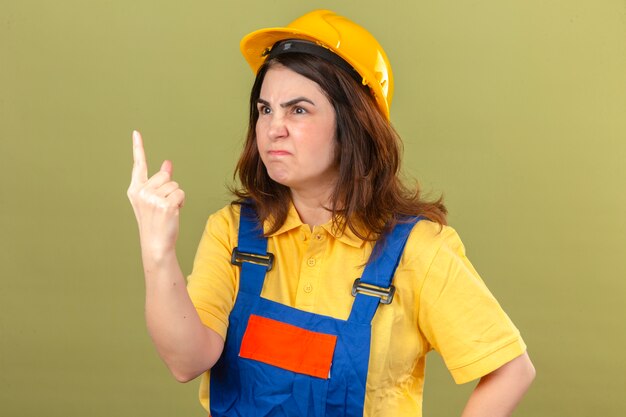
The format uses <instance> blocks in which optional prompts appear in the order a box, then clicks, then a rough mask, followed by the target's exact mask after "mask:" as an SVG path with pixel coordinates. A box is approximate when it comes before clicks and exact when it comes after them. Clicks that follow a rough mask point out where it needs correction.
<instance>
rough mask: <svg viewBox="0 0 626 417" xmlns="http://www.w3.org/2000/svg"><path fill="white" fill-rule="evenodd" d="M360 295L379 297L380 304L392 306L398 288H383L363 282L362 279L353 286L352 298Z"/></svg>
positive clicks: (356, 280)
mask: <svg viewBox="0 0 626 417" xmlns="http://www.w3.org/2000/svg"><path fill="white" fill-rule="evenodd" d="M358 293H362V294H365V295H370V296H373V297H378V298H380V300H379V302H380V303H381V304H391V302H392V301H393V296H394V294H395V293H396V287H394V286H393V285H390V286H389V288H382V287H378V286H376V285H372V284H367V283H365V282H361V278H357V279H355V280H354V284H353V285H352V296H353V297H356V295H357V294H358Z"/></svg>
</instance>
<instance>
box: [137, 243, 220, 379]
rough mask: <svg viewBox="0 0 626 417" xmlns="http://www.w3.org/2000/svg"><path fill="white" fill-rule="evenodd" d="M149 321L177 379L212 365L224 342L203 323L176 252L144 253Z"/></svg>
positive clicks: (158, 349)
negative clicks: (154, 255)
mask: <svg viewBox="0 0 626 417" xmlns="http://www.w3.org/2000/svg"><path fill="white" fill-rule="evenodd" d="M142 257H143V263H144V273H145V278H146V323H147V327H148V331H149V333H150V336H151V337H152V340H153V342H154V344H155V346H156V348H157V351H158V353H159V355H160V356H161V358H162V359H163V361H164V362H165V363H166V365H167V366H168V368H169V369H170V371H171V372H172V374H173V375H174V376H175V377H176V379H177V380H179V381H181V382H185V381H188V380H191V379H193V378H195V377H196V376H198V375H199V374H201V373H202V372H204V371H205V370H207V369H209V368H211V367H212V366H213V364H214V363H215V362H216V361H217V359H218V358H219V356H220V355H221V352H222V349H223V345H224V342H223V340H222V338H221V336H219V335H218V334H217V333H216V332H214V331H213V330H211V329H209V328H207V327H206V326H204V325H203V324H202V322H201V321H200V318H199V316H198V314H197V312H196V310H195V308H194V306H193V303H192V302H191V299H190V298H189V294H188V293H187V289H186V282H185V278H184V276H183V274H182V272H181V269H180V266H179V264H178V260H177V259H176V254H175V253H174V251H171V252H169V253H167V254H165V255H164V256H160V257H158V258H155V257H153V256H151V255H150V254H146V253H143V256H142Z"/></svg>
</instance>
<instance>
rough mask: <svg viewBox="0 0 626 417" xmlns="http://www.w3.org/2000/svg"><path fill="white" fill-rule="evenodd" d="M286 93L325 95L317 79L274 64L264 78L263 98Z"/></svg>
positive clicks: (262, 86)
mask: <svg viewBox="0 0 626 417" xmlns="http://www.w3.org/2000/svg"><path fill="white" fill-rule="evenodd" d="M285 94H287V95H290V94H296V95H305V96H307V97H308V96H312V97H319V96H324V97H325V94H324V93H323V91H322V88H321V87H320V86H319V84H317V83H316V82H315V81H313V80H311V79H309V78H307V77H305V76H303V75H300V74H298V73H297V72H295V71H293V70H291V69H289V68H287V67H285V66H283V65H280V64H274V65H272V66H271V67H270V68H269V69H268V70H267V72H266V73H265V77H264V78H263V84H261V98H263V99H266V98H271V97H270V96H275V95H285Z"/></svg>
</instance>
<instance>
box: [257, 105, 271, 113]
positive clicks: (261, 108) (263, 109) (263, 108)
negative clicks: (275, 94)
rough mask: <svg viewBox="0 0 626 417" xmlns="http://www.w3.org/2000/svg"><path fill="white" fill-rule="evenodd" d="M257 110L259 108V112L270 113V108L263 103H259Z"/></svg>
mask: <svg viewBox="0 0 626 417" xmlns="http://www.w3.org/2000/svg"><path fill="white" fill-rule="evenodd" d="M258 110H259V114H270V113H271V112H272V109H270V108H269V107H268V106H266V105H265V104H261V105H259V107H258Z"/></svg>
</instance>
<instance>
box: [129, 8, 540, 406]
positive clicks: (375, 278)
mask: <svg viewBox="0 0 626 417" xmlns="http://www.w3.org/2000/svg"><path fill="white" fill-rule="evenodd" d="M242 51H243V54H244V56H245V57H246V59H247V60H248V62H249V63H250V65H251V67H252V69H253V70H254V71H255V73H256V80H255V83H254V86H253V88H252V92H251V97H250V120H249V130H248V135H247V140H246V143H245V146H244V150H243V152H242V155H241V158H240V160H239V163H238V165H237V173H238V176H239V179H240V183H241V185H240V188H238V189H236V190H234V193H235V195H236V197H237V199H236V201H235V202H234V203H233V204H231V205H229V206H227V207H225V208H223V209H222V210H220V211H219V212H217V213H215V214H213V215H212V216H211V217H210V218H209V220H208V222H207V226H206V229H205V233H204V235H203V237H202V240H201V242H200V246H199V248H198V252H197V255H196V260H195V263H194V269H193V272H192V274H191V276H190V277H189V282H188V285H187V288H185V285H186V282H185V279H184V277H183V274H182V272H181V270H180V267H179V266H178V263H177V260H176V254H175V242H176V237H177V234H178V215H179V210H180V207H182V205H183V202H184V193H183V192H182V190H181V189H180V188H179V186H178V184H176V183H175V182H174V181H172V179H171V177H172V165H171V163H170V162H169V161H165V162H164V163H163V165H162V166H161V169H160V171H159V172H158V173H157V174H155V175H154V176H152V177H151V178H149V179H148V177H147V168H146V163H145V156H144V151H143V145H142V141H141V137H140V135H139V134H138V133H137V132H134V133H133V143H134V147H133V150H134V160H135V164H134V167H133V174H132V181H131V185H130V187H129V190H128V195H129V198H130V200H131V203H132V205H133V208H134V210H135V215H136V217H137V221H138V224H139V230H140V240H141V248H142V258H143V264H144V272H145V277H146V319H147V324H148V329H149V331H150V334H151V336H152V338H153V340H154V343H155V345H156V347H157V349H158V352H159V354H160V355H161V357H162V358H163V359H164V361H165V362H166V364H167V365H168V367H169V368H170V370H171V372H172V373H173V374H174V376H175V377H176V378H177V379H178V380H179V381H189V380H191V379H193V378H195V377H196V376H198V375H200V374H203V373H204V378H203V384H202V386H201V390H200V397H201V400H202V402H203V404H204V405H205V407H207V409H209V410H210V412H211V414H212V415H213V417H218V416H231V415H235V416H270V415H271V416H362V415H365V416H370V417H371V416H405V415H406V416H419V415H421V403H422V389H423V382H424V364H425V355H426V353H427V352H428V351H429V350H431V349H435V350H437V351H438V352H439V353H440V354H441V355H442V356H443V358H444V360H445V362H446V365H447V366H448V368H449V369H450V371H451V373H452V376H453V377H454V379H455V380H456V382H457V383H464V382H468V381H471V380H474V379H477V378H480V382H479V384H478V385H477V387H476V389H475V390H474V392H473V393H472V395H471V397H470V399H469V401H468V403H467V406H466V408H465V410H464V412H463V416H466V417H469V416H507V415H510V414H511V412H512V411H513V409H514V408H515V406H516V405H517V403H518V402H519V401H520V399H521V397H522V395H523V394H524V393H525V391H526V390H527V388H528V386H529V385H530V383H531V381H532V379H533V378H534V369H533V366H532V364H531V362H530V360H529V358H528V355H527V354H526V351H525V349H526V348H525V345H524V342H523V340H522V339H521V337H520V335H519V332H518V331H517V329H516V328H515V327H514V326H513V324H512V323H511V322H510V320H509V319H508V317H507V316H506V314H504V312H503V311H502V310H501V309H500V307H499V305H498V303H497V302H496V301H495V299H494V298H493V297H492V296H491V294H490V293H489V292H488V290H487V289H486V287H485V286H484V284H483V283H482V281H481V280H480V278H479V277H478V275H477V274H476V272H475V271H474V269H473V268H472V266H471V264H470V263H469V261H468V260H467V258H466V257H465V254H464V248H463V245H462V243H461V241H460V240H459V238H458V236H457V235H456V233H455V232H454V230H453V229H451V228H450V227H448V226H446V225H445V214H446V211H445V208H444V206H443V204H442V203H441V201H438V202H427V201H423V200H422V199H421V198H420V195H419V193H418V192H417V191H415V190H410V189H408V188H405V187H404V186H403V184H402V182H401V181H400V180H399V178H398V172H399V158H400V156H399V155H400V141H399V138H398V137H397V135H396V133H395V132H394V130H393V128H392V127H391V125H390V123H389V104H390V102H391V96H392V93H393V77H392V74H391V67H390V65H389V62H388V60H387V57H386V55H385V53H384V51H383V50H382V48H381V47H380V45H379V44H378V42H377V41H376V40H375V39H374V38H373V37H372V36H371V35H370V34H369V33H368V32H367V31H365V29H363V28H361V27H360V26H358V25H356V24H354V23H353V22H351V21H349V20H347V19H345V18H343V17H340V16H337V15H336V14H334V13H332V12H329V11H315V12H311V13H309V14H306V15H304V16H302V17H301V18H299V19H297V20H296V21H294V22H292V23H291V24H289V25H288V26H287V27H285V28H273V29H264V30H260V31H257V32H253V33H251V34H250V35H248V36H246V37H245V38H244V39H243V40H242ZM207 371H209V372H207ZM209 403H210V405H209Z"/></svg>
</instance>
